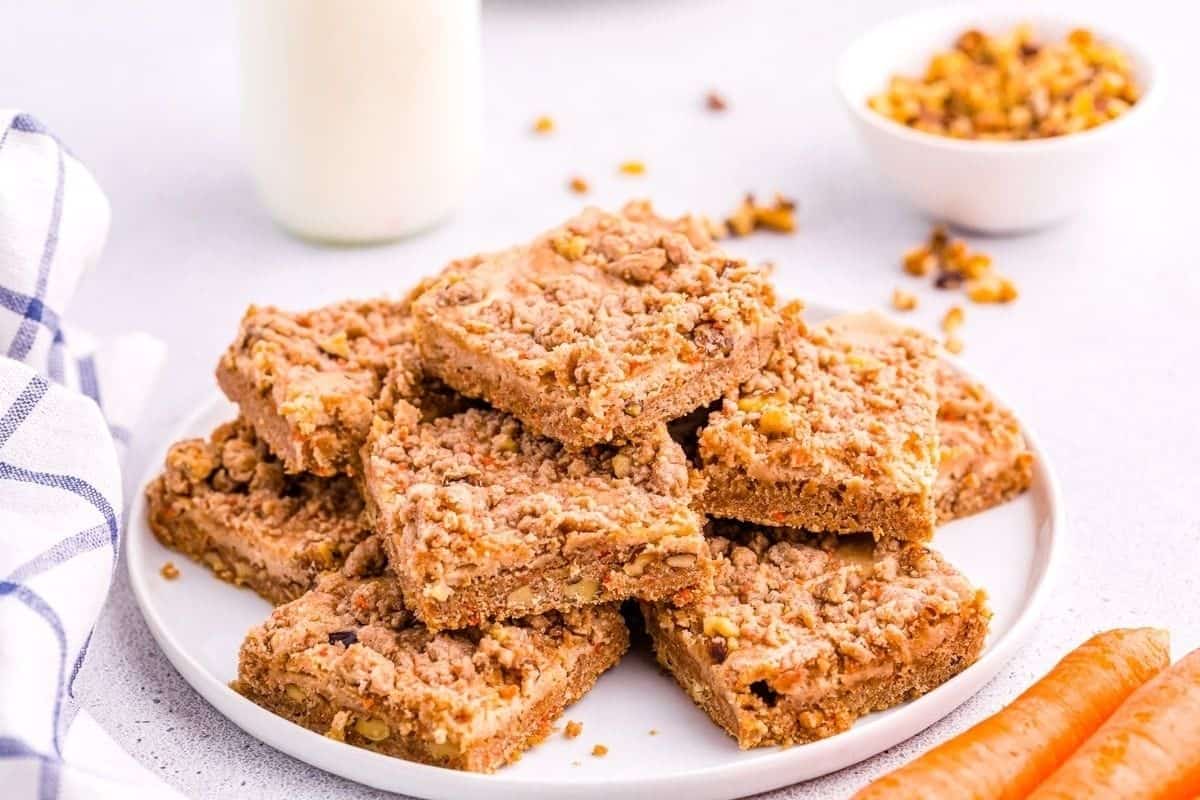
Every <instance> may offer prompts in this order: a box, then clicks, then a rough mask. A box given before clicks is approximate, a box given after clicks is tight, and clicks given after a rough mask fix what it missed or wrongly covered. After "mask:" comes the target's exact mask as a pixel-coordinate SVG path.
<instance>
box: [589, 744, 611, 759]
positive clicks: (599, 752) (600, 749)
mask: <svg viewBox="0 0 1200 800" xmlns="http://www.w3.org/2000/svg"><path fill="white" fill-rule="evenodd" d="M592 755H594V756H595V757H596V758H603V757H604V756H606V755H608V748H607V747H605V746H604V745H602V744H598V745H596V746H595V747H593V748H592Z"/></svg>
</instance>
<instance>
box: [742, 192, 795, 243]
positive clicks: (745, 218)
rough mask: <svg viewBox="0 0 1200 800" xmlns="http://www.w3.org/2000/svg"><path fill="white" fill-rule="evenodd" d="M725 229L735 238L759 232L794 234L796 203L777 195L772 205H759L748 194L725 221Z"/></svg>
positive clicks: (752, 196)
mask: <svg viewBox="0 0 1200 800" xmlns="http://www.w3.org/2000/svg"><path fill="white" fill-rule="evenodd" d="M725 227H726V228H727V229H728V230H729V233H730V234H732V235H733V236H749V235H750V234H751V233H753V232H754V231H757V230H769V231H775V232H776V233H793V232H794V231H795V230H796V203H795V201H793V200H791V199H789V198H787V197H784V196H783V195H781V194H779V193H776V194H775V199H774V201H772V203H771V205H759V204H758V203H756V202H755V200H754V195H752V194H747V195H746V196H745V197H743V198H742V203H741V205H739V206H738V207H737V208H736V209H734V211H733V213H732V214H730V215H729V217H728V218H727V219H726V220H725Z"/></svg>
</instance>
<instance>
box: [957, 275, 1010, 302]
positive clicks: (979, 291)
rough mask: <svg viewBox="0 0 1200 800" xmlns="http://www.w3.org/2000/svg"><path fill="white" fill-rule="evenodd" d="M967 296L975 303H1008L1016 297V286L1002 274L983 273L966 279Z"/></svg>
mask: <svg viewBox="0 0 1200 800" xmlns="http://www.w3.org/2000/svg"><path fill="white" fill-rule="evenodd" d="M967 297H969V298H971V300H972V302H975V303H1010V302H1012V301H1013V300H1016V299H1017V286H1016V284H1014V283H1013V282H1012V281H1011V280H1010V279H1008V278H1005V277H1003V276H1002V275H983V276H981V277H979V278H975V279H974V280H970V281H967Z"/></svg>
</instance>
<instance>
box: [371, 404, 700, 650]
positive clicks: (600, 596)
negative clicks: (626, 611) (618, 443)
mask: <svg viewBox="0 0 1200 800" xmlns="http://www.w3.org/2000/svg"><path fill="white" fill-rule="evenodd" d="M378 419H379V422H378V424H377V426H376V429H375V430H373V431H372V434H371V437H370V439H369V440H368V444H367V448H366V451H365V452H366V455H364V465H363V471H364V476H363V477H364V485H365V491H366V499H367V503H368V507H369V509H370V511H371V515H372V517H373V520H374V522H375V526H376V530H378V531H379V532H380V533H381V534H383V535H384V540H385V543H386V546H387V549H388V553H389V556H390V562H391V565H392V569H393V570H394V572H395V573H396V575H397V577H398V578H399V581H400V584H401V586H402V588H403V590H404V597H405V600H406V601H407V602H408V605H409V607H410V608H411V609H412V610H413V611H414V612H415V613H416V615H417V617H418V618H419V619H420V620H421V621H422V622H424V623H425V624H426V625H428V626H430V627H431V628H434V629H442V628H461V627H465V626H468V625H477V624H480V623H482V622H485V621H489V620H501V619H510V618H515V617H521V616H525V615H528V614H537V613H541V612H544V611H548V610H550V609H563V608H570V607H573V606H580V605H592V604H596V603H607V602H613V601H618V600H623V599H626V598H629V597H640V598H643V599H649V600H656V599H661V598H664V597H667V596H669V595H671V594H673V593H674V592H677V591H680V590H682V589H686V588H691V587H694V586H696V585H697V584H699V583H701V582H702V581H703V580H704V579H705V577H706V576H707V572H708V562H707V559H706V555H707V550H706V548H705V545H704V537H703V533H702V531H701V523H700V519H699V517H698V515H697V514H696V512H694V511H693V510H692V509H691V507H690V500H691V492H690V485H689V476H688V471H687V465H686V463H685V461H684V456H683V451H682V450H681V449H680V448H679V446H678V445H677V444H675V443H674V442H673V441H672V440H671V439H670V437H669V436H668V434H667V432H666V428H665V426H659V428H657V429H655V430H654V431H651V432H649V433H648V434H647V435H646V436H644V437H643V438H641V439H639V441H638V442H637V443H635V444H628V445H625V446H623V447H607V446H597V447H594V448H590V449H588V450H586V451H583V452H572V451H569V450H567V449H565V448H564V447H563V446H562V445H561V444H559V443H558V442H555V441H553V440H551V439H547V438H545V437H541V436H538V435H536V434H534V433H532V432H530V431H529V430H527V429H526V428H525V427H524V426H523V425H522V424H521V422H520V421H518V420H517V419H516V418H515V417H513V416H511V415H509V414H506V413H504V412H501V411H495V410H492V409H480V408H472V409H468V410H466V411H463V412H461V413H459V414H455V415H452V416H444V417H440V418H437V419H434V420H432V421H419V419H417V418H416V417H413V416H412V415H410V416H409V417H408V418H406V417H404V415H401V414H396V415H394V418H393V419H391V420H388V421H385V420H384V419H383V418H382V417H380V418H378Z"/></svg>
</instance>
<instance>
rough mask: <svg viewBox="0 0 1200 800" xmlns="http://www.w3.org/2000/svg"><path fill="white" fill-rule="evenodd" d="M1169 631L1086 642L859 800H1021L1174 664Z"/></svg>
mask: <svg viewBox="0 0 1200 800" xmlns="http://www.w3.org/2000/svg"><path fill="white" fill-rule="evenodd" d="M1168 650H1169V639H1168V636H1167V632H1166V631H1162V630H1157V629H1154V628H1134V629H1119V630H1114V631H1108V632H1106V633H1100V634H1097V635H1095V636H1093V637H1092V638H1091V639H1089V640H1087V641H1086V642H1084V643H1083V644H1082V645H1080V646H1079V647H1077V648H1075V649H1074V650H1073V651H1071V652H1070V653H1068V654H1067V656H1066V657H1065V658H1064V659H1063V660H1062V661H1060V662H1058V664H1057V665H1055V667H1054V669H1052V670H1050V672H1049V673H1047V674H1046V675H1045V676H1044V677H1043V678H1042V679H1041V680H1040V681H1038V682H1037V683H1035V684H1034V685H1033V686H1031V687H1029V688H1028V689H1026V690H1025V693H1024V694H1022V695H1021V696H1020V697H1018V698H1017V699H1016V700H1014V701H1013V702H1012V703H1011V704H1009V705H1008V706H1007V707H1005V708H1004V709H1002V710H1000V711H999V712H997V713H996V714H994V715H992V716H991V717H988V718H987V719H985V720H984V721H983V722H980V723H979V724H978V725H976V726H975V727H973V728H971V729H970V730H968V731H966V732H964V733H962V734H960V735H959V736H957V737H955V738H954V739H951V740H950V741H948V742H945V743H943V744H941V745H939V746H937V747H935V748H933V749H932V750H930V751H929V752H927V753H925V754H924V755H923V756H921V757H920V758H918V759H917V760H915V761H913V762H911V763H909V764H907V765H905V766H903V767H901V768H899V769H898V770H896V771H895V772H892V773H890V774H888V775H885V776H883V777H882V778H880V779H879V780H877V781H875V782H874V783H872V784H871V785H870V786H867V787H866V788H864V789H862V790H861V791H860V792H859V793H858V794H856V795H854V800H884V799H886V800H905V799H906V798H912V800H929V799H930V798H939V799H940V798H954V800H959V798H962V800H993V799H994V800H1016V799H1017V798H1024V797H1025V796H1026V795H1028V794H1029V792H1031V791H1033V789H1034V788H1035V787H1036V786H1037V785H1038V784H1039V783H1041V782H1042V781H1043V780H1045V778H1046V777H1047V776H1048V775H1050V773H1052V772H1054V770H1055V769H1056V768H1057V767H1058V766H1059V765H1060V764H1062V763H1063V761H1065V760H1066V759H1067V757H1068V756H1069V755H1070V754H1071V753H1072V752H1074V751H1075V749H1076V748H1077V747H1079V746H1080V745H1081V744H1083V742H1084V740H1086V739H1087V737H1089V736H1091V735H1092V733H1093V732H1094V731H1095V730H1096V729H1097V728H1099V727H1100V725H1101V723H1103V722H1104V720H1105V719H1107V718H1108V717H1109V715H1111V714H1112V713H1113V712H1114V711H1115V710H1116V709H1117V707H1118V706H1119V705H1121V703H1122V702H1123V701H1124V700H1125V698H1127V697H1128V696H1129V695H1130V694H1132V693H1133V691H1134V690H1135V689H1137V688H1138V687H1139V686H1141V685H1142V684H1143V683H1145V682H1146V681H1147V680H1149V679H1150V678H1151V677H1153V676H1154V675H1155V674H1157V673H1158V672H1160V671H1161V670H1163V669H1164V668H1165V667H1166V666H1167V665H1168V664H1169V663H1170V661H1171V659H1170V655H1169V654H1168Z"/></svg>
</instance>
